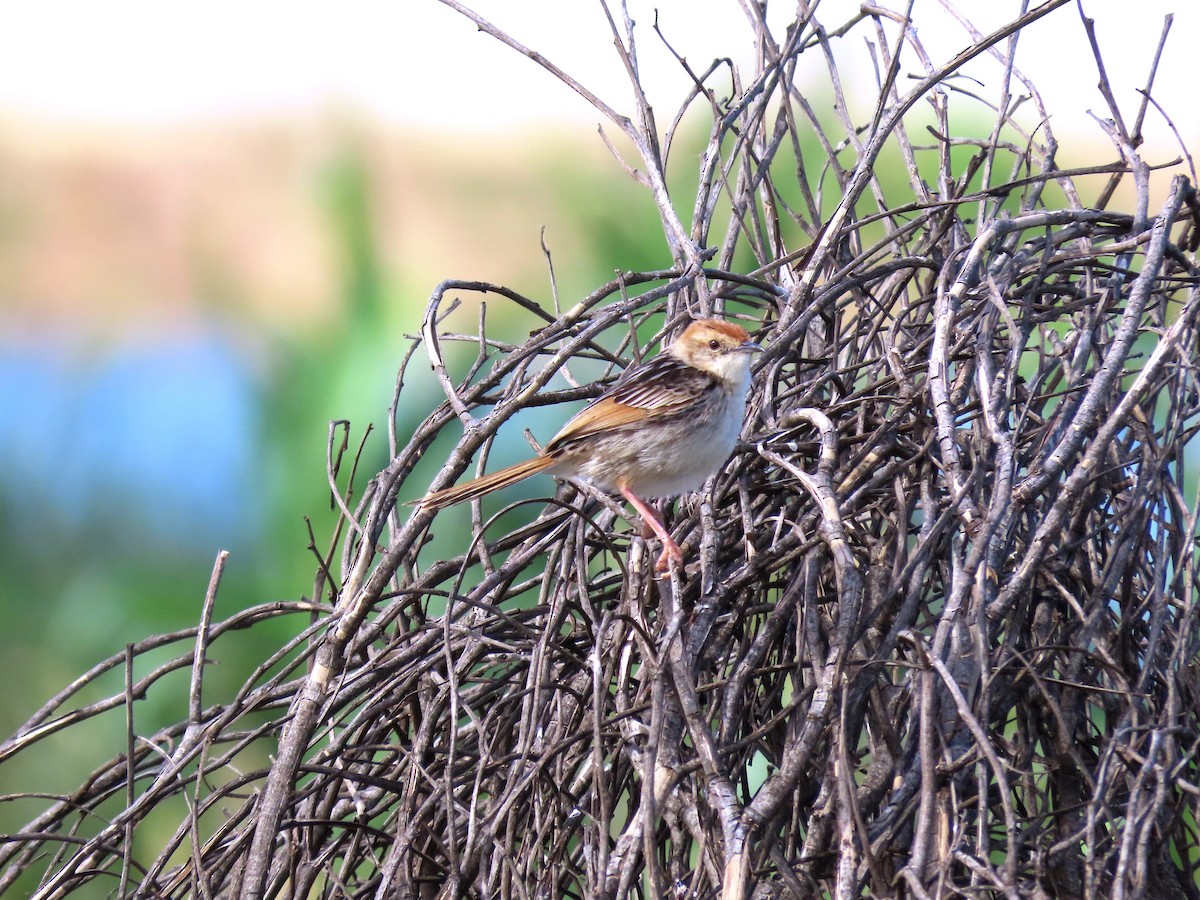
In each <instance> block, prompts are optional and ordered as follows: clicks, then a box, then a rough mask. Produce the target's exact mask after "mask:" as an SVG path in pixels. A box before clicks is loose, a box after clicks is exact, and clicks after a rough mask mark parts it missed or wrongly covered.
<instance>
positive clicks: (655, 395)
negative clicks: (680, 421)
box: [546, 353, 713, 453]
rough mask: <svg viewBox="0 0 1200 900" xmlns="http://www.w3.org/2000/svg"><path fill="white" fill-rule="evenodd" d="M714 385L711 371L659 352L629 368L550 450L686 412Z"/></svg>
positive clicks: (585, 409) (566, 427) (549, 447)
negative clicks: (654, 419) (707, 371)
mask: <svg viewBox="0 0 1200 900" xmlns="http://www.w3.org/2000/svg"><path fill="white" fill-rule="evenodd" d="M712 385H713V378H712V376H711V375H709V374H708V373H706V372H703V371H701V370H700V369H697V368H696V367H694V366H690V365H688V364H687V363H685V362H682V361H680V360H678V359H676V358H675V357H674V356H672V355H671V354H668V353H662V354H659V355H658V356H656V357H654V358H653V359H651V360H649V361H648V362H646V363H643V364H642V365H640V366H635V367H634V368H633V369H630V370H627V371H626V372H625V374H624V375H622V376H621V378H620V380H618V381H617V383H616V384H614V385H613V386H612V387H610V388H609V389H608V390H607V391H605V392H604V393H603V394H601V395H600V396H599V397H597V398H596V399H595V400H593V401H592V402H591V404H589V405H588V406H587V407H586V408H584V409H583V410H582V411H581V412H580V413H579V415H577V416H576V417H575V418H573V419H572V420H571V421H570V422H568V423H567V424H566V426H565V427H564V428H563V430H562V431H560V432H559V433H558V434H556V435H555V436H554V439H553V440H551V441H550V443H549V444H548V445H547V446H546V450H547V451H548V452H551V453H552V452H554V450H555V449H558V448H561V447H562V446H563V445H564V444H566V443H569V442H572V441H577V440H580V439H581V438H588V437H591V436H593V435H595V434H600V433H603V432H607V431H613V430H617V429H620V428H622V427H625V426H633V425H637V424H638V423H640V422H644V421H646V420H647V419H652V418H657V417H659V416H664V415H670V414H672V413H678V412H682V411H683V410H685V409H687V408H688V407H689V406H690V405H691V404H692V403H694V402H695V401H696V399H697V398H698V397H699V396H700V395H701V394H703V393H704V391H705V390H707V389H708V388H710V387H712Z"/></svg>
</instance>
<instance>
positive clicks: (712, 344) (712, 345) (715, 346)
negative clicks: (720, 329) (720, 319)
mask: <svg viewBox="0 0 1200 900" xmlns="http://www.w3.org/2000/svg"><path fill="white" fill-rule="evenodd" d="M708 349H709V350H713V351H716V350H720V349H721V342H720V341H718V340H717V339H716V338H713V339H712V340H711V341H709V342H708Z"/></svg>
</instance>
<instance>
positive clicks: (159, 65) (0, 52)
mask: <svg viewBox="0 0 1200 900" xmlns="http://www.w3.org/2000/svg"><path fill="white" fill-rule="evenodd" d="M1082 3H1083V7H1084V9H1085V10H1086V11H1087V13H1088V15H1090V16H1092V17H1093V18H1095V20H1096V22H1097V26H1098V29H1099V38H1100V41H1101V45H1102V48H1103V50H1104V51H1105V57H1106V64H1107V65H1108V66H1109V69H1110V77H1111V79H1112V81H1113V83H1114V86H1115V88H1116V89H1117V91H1118V98H1119V99H1120V100H1121V102H1122V103H1123V104H1124V106H1125V109H1126V110H1127V113H1126V114H1127V115H1130V116H1131V115H1132V111H1133V109H1134V108H1135V105H1136V102H1137V95H1136V93H1135V90H1136V88H1138V87H1140V86H1142V85H1143V84H1144V81H1145V73H1146V71H1147V69H1148V67H1149V64H1150V60H1151V58H1152V55H1153V51H1154V47H1155V44H1156V42H1157V39H1158V35H1159V32H1160V31H1161V29H1162V19H1163V16H1164V15H1165V14H1166V13H1168V12H1173V13H1174V15H1175V23H1174V27H1173V29H1172V37H1171V40H1170V42H1169V43H1168V46H1167V52H1166V55H1165V58H1164V60H1163V63H1162V65H1161V67H1160V73H1159V78H1158V83H1157V85H1156V89H1155V92H1154V94H1155V98H1156V99H1158V100H1159V101H1160V102H1162V103H1163V104H1164V105H1165V106H1166V107H1167V108H1168V111H1169V113H1170V115H1171V116H1172V118H1174V119H1175V121H1176V124H1177V126H1178V127H1179V128H1180V130H1181V131H1183V133H1184V134H1185V135H1188V136H1190V137H1191V139H1192V140H1193V141H1194V140H1195V139H1196V138H1197V137H1198V136H1200V105H1198V104H1196V103H1195V102H1194V77H1193V75H1194V72H1193V62H1194V61H1193V59H1192V54H1194V52H1195V46H1196V43H1197V37H1198V36H1200V4H1198V3H1196V2H1195V0H1140V2H1138V4H1137V14H1136V15H1131V14H1130V2H1129V0H1082ZM614 4H615V0H614ZM471 5H472V6H473V8H475V9H476V10H477V11H479V12H480V13H481V14H482V15H484V16H485V17H486V18H488V19H489V20H490V21H492V22H493V23H495V24H496V25H498V26H501V27H503V28H505V29H506V30H508V31H509V33H510V34H512V35H514V36H515V37H517V38H518V39H519V40H521V41H523V42H524V43H525V44H526V45H527V46H530V47H532V48H534V49H537V50H540V51H542V52H544V53H546V54H547V55H548V56H550V57H551V58H552V59H553V60H554V61H555V62H557V63H558V64H559V65H560V66H562V67H563V68H565V69H567V70H568V71H569V72H570V73H571V74H573V75H575V76H576V77H577V78H578V79H579V80H580V81H582V82H583V83H585V84H587V85H589V86H591V87H593V88H595V89H597V90H598V91H599V93H601V95H602V96H604V97H605V99H607V100H608V101H609V102H610V104H614V105H620V106H622V107H624V105H625V97H626V94H625V86H624V82H623V78H624V75H623V72H622V70H621V67H620V64H619V62H618V61H617V59H616V57H615V55H614V53H613V51H612V43H611V38H610V37H609V35H608V32H607V26H606V24H605V21H604V18H603V15H602V13H601V7H600V4H599V2H597V0H523V2H519V3H518V2H513V0H476V2H474V3H472V4H471ZM629 5H630V10H631V13H632V15H633V17H634V18H635V20H636V21H637V22H638V23H639V32H638V34H639V42H640V43H639V49H640V51H641V53H642V55H643V62H644V65H645V74H646V75H647V77H648V79H649V80H650V81H651V83H652V84H655V83H662V84H664V85H669V86H670V87H669V91H668V92H667V93H665V94H659V95H657V97H658V103H659V105H660V106H663V105H665V106H667V107H669V106H670V104H671V103H674V102H675V100H676V99H677V97H678V96H679V85H680V81H679V80H678V76H677V74H676V67H675V66H674V64H673V63H671V62H670V60H669V59H668V58H667V56H666V54H665V52H664V51H663V50H662V48H661V46H660V44H659V42H658V40H657V38H656V36H655V35H654V33H653V31H652V30H651V27H650V26H651V25H652V23H653V21H654V15H655V12H654V11H655V9H657V10H658V16H659V21H660V23H661V25H662V26H663V29H664V31H665V33H666V34H667V35H668V37H669V38H670V39H671V40H672V42H673V44H674V45H675V46H676V48H677V49H678V50H679V51H680V52H681V53H682V54H683V55H685V56H687V57H688V59H689V60H690V61H692V62H695V63H704V62H707V61H708V60H710V59H711V58H713V56H714V55H717V54H720V53H729V52H731V48H734V51H735V52H736V51H741V52H744V54H745V55H746V56H748V55H749V54H750V52H751V46H750V43H749V32H748V29H747V28H746V25H745V20H744V18H743V15H742V13H741V9H740V3H739V2H738V0H657V2H655V0H629ZM774 5H775V7H777V8H778V12H779V14H780V15H783V14H785V13H787V12H788V11H789V10H791V9H794V3H790V2H789V3H784V2H779V0H776V2H775V4H774ZM890 5H893V6H902V5H903V3H902V0H890ZM959 5H960V6H961V7H963V8H966V9H969V10H970V14H971V15H972V16H973V17H975V19H976V24H977V25H979V26H980V27H981V28H983V29H985V30H986V29H987V28H989V27H994V26H995V25H997V24H999V23H1000V22H1001V21H1006V20H1007V19H1009V18H1010V17H1011V16H1012V15H1014V14H1015V11H1016V10H1017V8H1018V3H1017V2H1016V0H988V2H986V3H985V2H982V0H960V2H959ZM857 7H858V2H857V0H824V2H822V3H821V4H820V6H819V10H820V18H821V21H822V22H824V23H825V25H826V26H827V27H834V26H836V25H838V24H840V23H841V22H842V21H843V20H844V19H845V17H846V16H847V15H849V14H850V12H852V11H853V10H855V9H857ZM698 11H700V12H698ZM914 15H915V18H916V21H917V22H918V24H919V26H920V34H921V37H922V39H924V40H925V41H926V42H927V43H929V45H930V49H931V52H932V53H933V55H934V59H935V61H937V62H940V61H942V60H944V59H946V58H948V57H949V56H950V55H951V54H952V53H953V52H954V51H955V50H957V49H960V48H961V47H962V46H964V44H965V41H964V38H963V35H962V32H961V31H960V30H959V29H958V28H957V26H955V25H954V24H953V23H952V21H951V20H950V17H949V15H948V14H947V13H946V12H945V11H944V10H943V9H942V7H941V4H940V2H939V0H916V5H915V13H914ZM1023 40H1025V41H1026V43H1025V44H1024V50H1023V52H1021V53H1020V54H1019V57H1018V59H1019V62H1020V64H1021V65H1022V66H1023V67H1024V68H1025V69H1026V70H1027V72H1028V74H1030V75H1031V77H1032V78H1033V80H1034V83H1035V84H1037V85H1038V86H1039V88H1040V89H1041V90H1042V92H1043V94H1044V95H1045V97H1046V100H1047V103H1048V105H1049V106H1050V108H1051V110H1052V112H1053V113H1054V114H1055V123H1056V127H1057V128H1058V130H1059V133H1060V135H1061V134H1062V133H1064V132H1065V131H1066V130H1068V129H1070V128H1075V127H1079V128H1085V129H1088V130H1089V132H1091V133H1095V134H1097V135H1099V132H1098V131H1096V129H1095V127H1094V126H1093V125H1090V124H1089V120H1088V119H1087V118H1086V115H1085V114H1084V110H1085V109H1086V108H1092V109H1095V110H1096V111H1098V112H1102V111H1103V110H1104V107H1103V104H1102V101H1101V99H1100V96H1099V94H1098V92H1097V91H1096V89H1095V85H1096V81H1097V75H1096V70H1095V65H1094V63H1093V61H1092V59H1091V56H1090V54H1089V53H1088V52H1087V45H1086V41H1085V39H1084V37H1083V29H1082V26H1081V24H1080V17H1079V13H1078V11H1077V9H1076V8H1075V6H1074V5H1073V4H1072V5H1068V6H1066V7H1064V8H1062V9H1060V10H1058V11H1057V12H1055V13H1054V14H1053V15H1052V16H1051V19H1050V20H1049V21H1043V22H1042V23H1040V24H1039V25H1038V26H1036V27H1035V28H1034V29H1032V30H1031V31H1029V32H1028V33H1027V34H1026V35H1025V37H1024V38H1023ZM813 56H815V54H813ZM871 78H872V76H870V75H867V80H868V81H870V80H871ZM868 87H869V85H868ZM653 99H654V97H653V96H652V100H653ZM331 103H343V104H347V105H349V106H352V107H355V108H360V109H362V110H364V111H365V112H367V113H369V114H371V115H373V116H377V117H378V118H380V119H382V120H383V121H386V122H390V123H395V124H403V125H412V124H416V125H422V126H434V127H450V128H471V129H478V128H481V127H495V126H502V125H503V124H505V123H510V124H523V123H525V122H528V121H530V120H558V121H561V120H563V119H564V118H566V119H577V120H579V121H580V122H581V123H585V122H586V123H592V122H595V121H596V119H597V115H596V113H595V112H594V111H592V110H591V109H590V108H589V107H588V106H587V104H586V103H585V102H584V101H583V100H582V99H580V98H579V97H577V96H575V95H574V94H573V93H571V92H570V91H568V90H567V89H566V88H564V87H563V86H562V85H561V84H559V83H557V82H556V81H554V80H553V79H552V78H551V77H550V76H549V75H548V74H547V73H545V72H543V71H542V70H541V69H540V68H539V67H538V66H536V65H535V64H533V63H532V62H531V61H529V60H526V59H523V58H521V57H520V56H519V55H518V54H516V53H515V52H513V51H511V50H509V49H507V48H504V47H502V46H500V45H499V44H498V43H497V42H496V41H494V40H493V39H491V38H489V37H487V36H486V35H483V34H480V33H478V32H477V31H476V30H475V28H474V26H472V25H471V24H470V23H469V22H468V21H466V20H465V19H464V18H462V17H461V16H460V15H459V14H458V13H456V12H454V11H453V10H452V9H450V8H448V7H446V6H444V5H442V4H441V3H439V2H437V0H342V2H340V3H338V4H336V5H335V4H331V3H328V2H327V0H320V2H318V0H252V2H246V0H206V2H204V3H163V2H162V0H105V2H104V3H97V2H95V0H38V2H33V3H6V4H4V6H3V9H2V10H0V114H12V113H21V112H24V113H32V114H37V115H39V116H50V117H53V118H59V119H71V120H74V119H83V120H98V121H102V122H110V123H111V122H118V123H119V122H132V123H141V124H145V123H157V122H169V121H180V120H188V119H193V118H197V117H211V116H218V117H221V116H227V115H230V114H237V115H259V114H264V113H266V114H270V113H278V112H290V111H308V110H311V109H314V108H318V109H319V108H321V107H323V106H327V105H329V104H331ZM1151 118H1152V119H1154V120H1155V121H1154V122H1152V123H1151V127H1154V128H1158V125H1157V122H1159V121H1161V120H1160V119H1158V118H1157V117H1155V116H1154V115H1153V114H1152V115H1151ZM1158 134H1159V132H1155V133H1154V139H1155V140H1157V139H1158ZM1161 134H1162V135H1163V136H1164V138H1165V139H1169V135H1168V134H1167V132H1166V131H1165V129H1164V130H1162V131H1161Z"/></svg>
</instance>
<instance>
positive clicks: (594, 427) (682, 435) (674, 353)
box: [417, 318, 762, 572]
mask: <svg viewBox="0 0 1200 900" xmlns="http://www.w3.org/2000/svg"><path fill="white" fill-rule="evenodd" d="M760 350H762V347H760V346H759V345H758V344H756V343H755V342H754V341H752V340H751V339H750V335H749V333H748V332H747V331H746V329H745V328H743V327H742V326H740V325H737V324H735V323H733V322H729V321H727V320H725V319H716V318H704V319H695V320H693V321H692V322H691V323H690V324H689V325H688V326H687V328H685V329H684V330H683V333H682V334H680V335H679V337H678V338H676V339H675V340H674V341H672V342H671V344H670V345H668V346H667V347H666V348H665V349H664V350H663V351H662V352H661V353H659V354H658V355H657V356H654V357H651V358H650V359H648V360H645V361H644V362H642V363H639V364H637V365H632V366H630V367H628V368H627V369H626V370H625V371H624V372H623V373H622V375H621V377H620V378H619V379H617V381H616V382H615V383H614V384H613V385H612V386H611V387H609V388H608V389H607V390H605V391H604V392H603V393H602V394H600V396H599V397H597V398H596V399H595V400H593V401H592V402H591V403H590V404H588V406H586V407H585V408H584V409H582V410H581V411H580V412H579V413H578V414H577V415H576V416H575V417H574V418H572V419H571V420H570V421H569V422H568V423H567V424H566V425H565V426H564V427H563V429H562V430H561V431H560V432H558V434H556V435H555V436H554V437H553V438H552V439H551V441H550V442H549V443H548V444H546V446H545V447H544V448H543V449H542V451H541V452H540V453H538V454H537V455H536V456H534V457H533V458H531V459H527V460H525V461H524V462H519V463H517V464H515V465H512V466H508V467H507V468H504V469H500V470H498V471H496V472H492V473H491V474H489V475H483V476H481V477H479V478H475V479H473V480H471V481H467V482H464V483H463V484H459V485H455V486H454V487H448V488H444V489H442V490H438V491H433V492H431V493H429V494H426V495H425V496H424V497H423V498H421V499H420V500H418V501H417V506H418V507H419V508H421V509H425V510H438V509H444V508H445V507H447V506H452V505H454V504H455V503H461V502H463V501H464V500H474V499H475V498H477V497H481V496H483V495H484V494H487V493H490V492H491V491H495V490H499V489H500V488H504V487H508V486H509V485H511V484H515V483H516V482H518V481H522V480H524V479H526V478H528V477H530V476H531V475H535V474H537V473H539V472H546V473H549V474H551V475H554V476H556V477H559V478H565V479H575V480H580V481H585V482H588V483H590V484H592V485H595V486H596V487H598V488H600V489H601V490H604V491H608V492H610V493H611V492H614V491H615V492H617V493H619V494H620V495H621V496H622V497H624V498H625V499H626V500H627V501H629V503H630V505H632V506H633V508H634V509H635V510H637V512H638V514H639V515H640V516H641V518H642V521H643V522H644V523H645V525H646V526H647V527H648V528H649V529H650V531H651V532H653V533H654V534H655V535H657V537H658V539H659V540H660V541H661V542H662V545H663V550H662V554H661V555H660V556H659V558H658V562H657V563H656V565H655V569H656V570H657V571H659V572H662V571H665V570H666V569H667V568H668V567H669V562H668V560H670V559H673V560H674V561H675V562H676V563H679V564H682V562H683V559H684V557H683V551H682V550H680V548H679V545H678V544H676V543H675V540H674V539H673V538H672V537H671V535H670V532H668V531H667V529H666V527H665V526H664V525H663V523H662V522H661V521H660V520H659V518H658V516H657V515H655V513H654V511H653V510H652V509H651V508H650V506H649V504H648V503H647V502H646V500H647V498H665V497H674V496H676V495H678V494H682V493H685V492H687V491H692V490H695V489H697V488H699V487H700V486H701V485H702V484H703V483H704V482H705V481H706V480H707V479H708V477H709V476H710V475H712V474H713V473H715V472H717V471H718V470H719V469H720V468H721V467H722V466H723V465H724V464H725V461H726V460H727V459H729V456H730V454H731V453H732V452H733V448H734V445H735V444H736V443H737V439H738V435H739V434H740V433H741V430H742V420H743V419H744V418H745V414H746V399H747V397H748V395H749V390H750V361H751V354H753V353H755V352H757V351H760Z"/></svg>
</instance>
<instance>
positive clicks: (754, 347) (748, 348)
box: [733, 341, 763, 353]
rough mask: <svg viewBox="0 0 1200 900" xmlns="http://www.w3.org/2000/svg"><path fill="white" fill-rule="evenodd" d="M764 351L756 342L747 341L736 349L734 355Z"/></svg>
mask: <svg viewBox="0 0 1200 900" xmlns="http://www.w3.org/2000/svg"><path fill="white" fill-rule="evenodd" d="M762 349H763V348H762V347H761V346H760V345H758V344H756V343H754V341H746V343H744V344H741V345H739V346H737V347H734V348H733V352H734V353H762Z"/></svg>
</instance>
